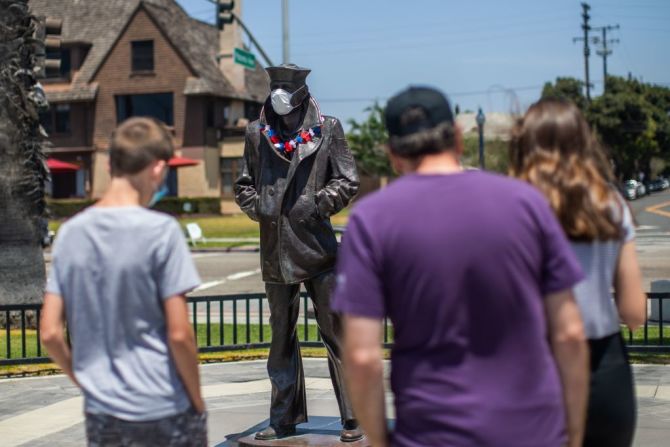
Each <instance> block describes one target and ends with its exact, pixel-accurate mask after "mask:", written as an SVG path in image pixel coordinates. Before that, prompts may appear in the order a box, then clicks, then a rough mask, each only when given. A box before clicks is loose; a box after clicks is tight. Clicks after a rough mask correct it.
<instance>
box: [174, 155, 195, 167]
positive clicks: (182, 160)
mask: <svg viewBox="0 0 670 447" xmlns="http://www.w3.org/2000/svg"><path fill="white" fill-rule="evenodd" d="M199 163H200V161H199V160H194V159H192V158H186V157H172V158H171V159H170V161H168V166H169V167H171V168H181V167H182V166H196V165H197V164H199Z"/></svg>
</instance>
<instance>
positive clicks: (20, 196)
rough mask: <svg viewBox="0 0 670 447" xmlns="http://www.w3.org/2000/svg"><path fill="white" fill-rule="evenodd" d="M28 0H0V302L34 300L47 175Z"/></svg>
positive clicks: (40, 279) (40, 276) (39, 289)
mask: <svg viewBox="0 0 670 447" xmlns="http://www.w3.org/2000/svg"><path fill="white" fill-rule="evenodd" d="M36 23H37V21H36V19H35V18H34V17H32V16H31V15H30V12H29V9H28V0H0V304H23V303H39V302H40V301H41V298H42V294H43V291H44V281H45V279H44V277H45V269H44V257H43V254H42V245H41V241H42V235H43V233H44V230H45V228H44V226H45V222H46V219H45V215H46V210H45V199H44V183H45V181H46V180H47V178H48V171H47V168H46V164H45V156H44V151H43V142H44V138H43V136H42V135H41V133H40V124H39V115H38V112H39V110H40V107H41V106H43V105H44V102H45V101H44V94H43V92H42V90H41V87H40V86H39V84H38V83H37V81H36V79H35V74H34V73H35V72H34V70H33V67H34V66H35V60H36V58H35V52H36V47H35V39H34V37H33V36H34V33H35V26H36Z"/></svg>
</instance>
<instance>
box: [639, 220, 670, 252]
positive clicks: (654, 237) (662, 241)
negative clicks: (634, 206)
mask: <svg viewBox="0 0 670 447" xmlns="http://www.w3.org/2000/svg"><path fill="white" fill-rule="evenodd" d="M635 242H636V245H637V246H638V247H670V231H668V230H665V229H663V228H661V227H656V226H652V225H640V226H638V227H637V228H636V229H635Z"/></svg>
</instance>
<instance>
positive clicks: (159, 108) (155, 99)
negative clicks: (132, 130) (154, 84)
mask: <svg viewBox="0 0 670 447" xmlns="http://www.w3.org/2000/svg"><path fill="white" fill-rule="evenodd" d="M173 104H174V99H173V95H172V93H154V94H148V95H119V96H117V97H116V119H117V122H119V123H121V122H122V121H124V120H126V119H128V118H130V117H133V116H148V117H151V118H156V119H157V120H159V121H162V122H163V123H165V124H167V125H168V126H173V125H174V105H173Z"/></svg>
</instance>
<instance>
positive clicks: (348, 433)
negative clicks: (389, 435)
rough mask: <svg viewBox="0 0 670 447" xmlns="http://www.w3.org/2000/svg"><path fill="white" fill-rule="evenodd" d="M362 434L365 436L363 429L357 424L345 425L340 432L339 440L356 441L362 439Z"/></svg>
mask: <svg viewBox="0 0 670 447" xmlns="http://www.w3.org/2000/svg"><path fill="white" fill-rule="evenodd" d="M363 436H365V434H364V433H363V430H361V428H360V427H359V426H358V425H356V426H353V427H349V426H347V425H345V427H344V428H343V429H342V431H341V432H340V441H342V442H356V441H359V440H361V439H363Z"/></svg>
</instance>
